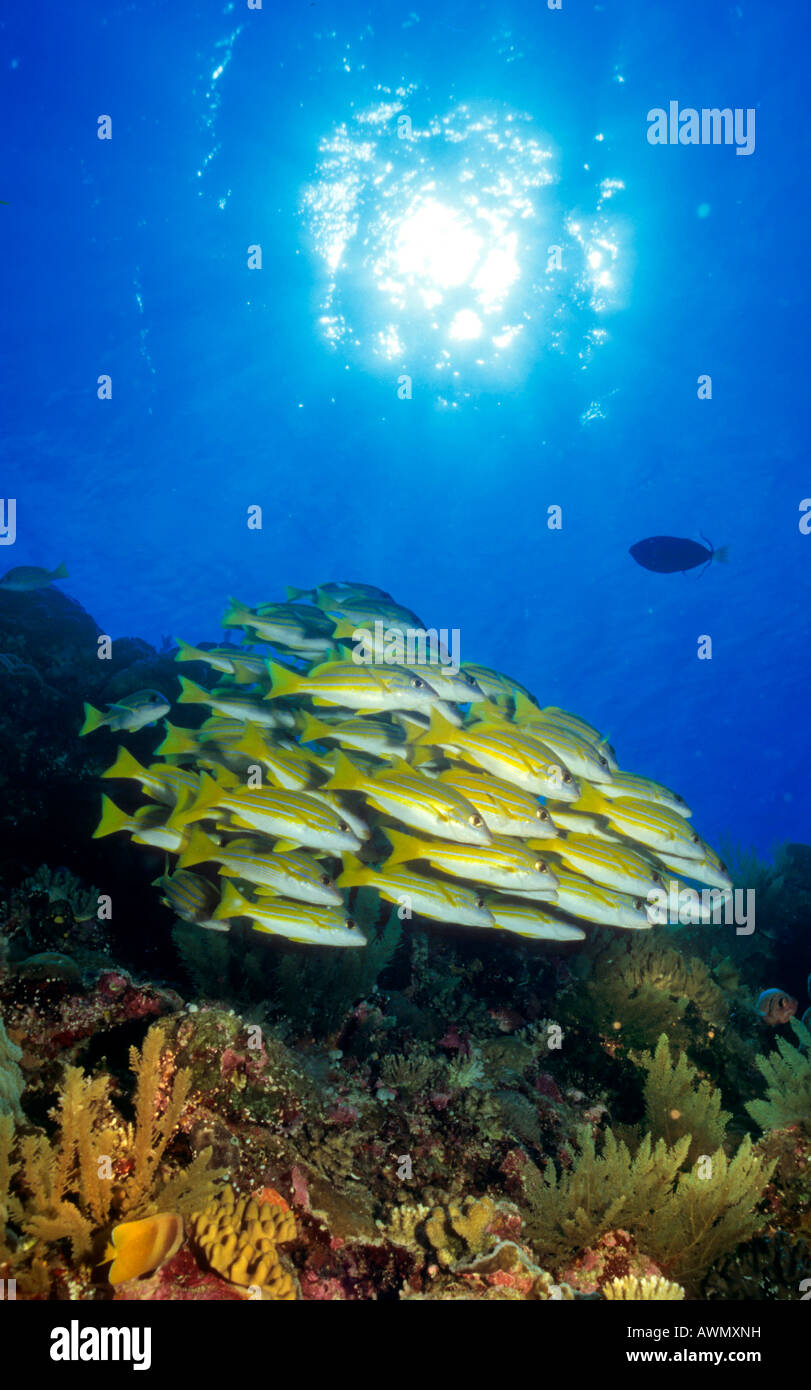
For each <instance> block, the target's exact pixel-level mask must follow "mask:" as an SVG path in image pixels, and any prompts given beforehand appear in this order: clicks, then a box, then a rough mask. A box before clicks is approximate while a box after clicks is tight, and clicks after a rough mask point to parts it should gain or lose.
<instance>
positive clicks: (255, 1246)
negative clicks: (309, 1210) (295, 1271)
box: [191, 1184, 296, 1302]
mask: <svg viewBox="0 0 811 1390" xmlns="http://www.w3.org/2000/svg"><path fill="white" fill-rule="evenodd" d="M191 1231H192V1235H193V1237H194V1240H195V1242H196V1244H197V1246H198V1247H199V1249H200V1252H201V1254H202V1255H203V1256H204V1257H205V1259H206V1261H207V1263H208V1264H209V1265H210V1266H211V1268H212V1269H214V1270H216V1272H217V1273H218V1274H221V1275H222V1277H223V1278H224V1279H228V1280H229V1281H230V1283H232V1284H240V1285H242V1286H243V1287H248V1286H250V1285H258V1286H259V1287H260V1288H261V1289H262V1291H263V1293H264V1294H265V1295H266V1296H267V1298H269V1299H270V1300H272V1301H276V1302H293V1301H294V1300H295V1297H296V1287H295V1284H294V1282H293V1278H292V1275H290V1274H289V1273H288V1271H287V1270H286V1269H284V1267H283V1266H282V1264H281V1262H280V1260H279V1254H278V1251H277V1249H276V1247H277V1246H278V1245H283V1244H284V1243H285V1242H286V1241H288V1240H295V1238H296V1223H295V1219H294V1217H293V1213H292V1212H291V1211H290V1208H289V1207H288V1206H287V1205H286V1204H285V1205H283V1206H282V1205H279V1204H277V1203H276V1202H267V1201H265V1202H259V1201H257V1199H256V1198H255V1197H250V1196H245V1197H236V1196H235V1194H234V1190H233V1188H232V1187H231V1186H230V1184H229V1185H228V1186H226V1187H225V1188H224V1189H223V1192H222V1194H221V1195H220V1196H219V1197H218V1198H217V1199H216V1200H215V1201H213V1202H210V1203H209V1205H208V1206H207V1207H206V1208H205V1210H204V1211H201V1212H197V1213H196V1214H195V1215H194V1216H193V1217H192V1221H191Z"/></svg>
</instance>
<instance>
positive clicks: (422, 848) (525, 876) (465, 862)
mask: <svg viewBox="0 0 811 1390" xmlns="http://www.w3.org/2000/svg"><path fill="white" fill-rule="evenodd" d="M385 833H386V838H387V839H388V840H389V841H390V843H391V847H392V852H391V854H390V855H389V857H388V859H387V860H386V863H385V867H386V868H387V869H388V868H389V867H391V868H395V867H396V866H397V865H398V864H408V863H410V862H412V861H414V860H420V859H424V860H425V861H426V863H428V864H430V865H431V868H432V869H438V870H439V871H440V872H441V873H445V874H450V875H451V877H452V878H462V879H469V880H471V881H472V882H473V883H486V884H487V885H488V886H489V887H490V888H501V889H503V890H504V891H505V892H509V893H514V892H517V891H519V890H520V891H522V892H525V893H527V894H530V895H531V896H533V897H538V898H541V899H549V898H554V896H555V889H556V887H557V878H556V877H555V875H554V874H553V873H552V872H551V870H550V868H549V865H548V864H547V862H546V860H545V859H543V858H541V856H540V855H539V854H538V853H537V851H533V850H530V849H527V848H526V847H525V846H524V845H522V844H521V842H520V840H508V839H506V837H498V838H494V839H493V843H492V844H491V845H481V846H477V845H461V844H448V843H443V842H442V841H440V840H426V839H423V838H419V839H418V838H416V837H415V836H413V835H404V834H403V833H402V832H401V831H399V830H390V829H389V828H388V827H386V832H385Z"/></svg>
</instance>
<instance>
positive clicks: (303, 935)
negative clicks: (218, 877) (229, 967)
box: [214, 882, 366, 947]
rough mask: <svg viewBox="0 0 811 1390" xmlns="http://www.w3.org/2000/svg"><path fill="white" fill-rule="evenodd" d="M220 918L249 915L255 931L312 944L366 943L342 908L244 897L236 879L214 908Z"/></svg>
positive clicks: (216, 915)
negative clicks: (257, 900) (259, 900)
mask: <svg viewBox="0 0 811 1390" xmlns="http://www.w3.org/2000/svg"><path fill="white" fill-rule="evenodd" d="M214 917H215V918H216V919H217V920H219V921H232V920H233V919H234V918H235V917H247V918H248V919H249V920H250V923H251V926H252V927H253V929H254V931H258V932H266V933H267V934H268V935H270V936H285V937H287V939H288V941H302V942H306V943H307V944H308V945H311V946H349V947H356V946H365V945H366V937H365V936H364V935H363V932H362V931H361V930H360V927H358V926H356V924H355V923H354V922H353V920H352V918H351V917H348V916H347V914H346V912H345V911H344V910H343V908H338V907H318V906H316V905H315V904H314V903H302V902H288V901H287V899H286V898H263V899H262V901H261V902H256V901H255V900H252V899H250V898H246V897H243V895H242V893H240V892H239V890H238V889H237V888H236V887H235V886H234V884H233V883H230V882H229V883H226V886H225V891H224V893H223V895H222V902H221V903H220V905H219V907H218V908H217V909H216V910H215V912H214Z"/></svg>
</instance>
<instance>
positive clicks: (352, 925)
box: [346, 917, 355, 931]
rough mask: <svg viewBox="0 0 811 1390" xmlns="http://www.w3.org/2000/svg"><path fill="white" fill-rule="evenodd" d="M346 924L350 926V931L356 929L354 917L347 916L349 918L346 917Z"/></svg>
mask: <svg viewBox="0 0 811 1390" xmlns="http://www.w3.org/2000/svg"><path fill="white" fill-rule="evenodd" d="M346 925H347V926H348V928H349V930H350V931H354V930H355V923H354V922H353V921H352V918H351V917H347V919H346Z"/></svg>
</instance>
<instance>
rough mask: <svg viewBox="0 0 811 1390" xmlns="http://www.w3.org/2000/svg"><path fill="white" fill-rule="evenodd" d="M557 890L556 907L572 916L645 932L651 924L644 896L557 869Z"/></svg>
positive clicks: (586, 920) (605, 925) (608, 925)
mask: <svg viewBox="0 0 811 1390" xmlns="http://www.w3.org/2000/svg"><path fill="white" fill-rule="evenodd" d="M555 878H556V880H557V891H556V894H555V899H554V906H555V907H558V908H561V909H562V910H563V911H564V912H566V913H568V914H569V916H570V917H576V918H579V919H580V920H581V921H585V922H594V923H597V924H599V925H600V926H603V927H624V928H625V929H626V930H631V931H646V930H648V929H649V928H650V927H651V926H652V922H651V920H650V917H649V915H648V910H647V903H646V900H645V898H643V897H641V896H639V897H631V895H630V894H629V893H618V892H617V891H616V889H614V888H606V887H604V886H603V885H602V884H599V883H593V882H592V881H591V880H590V879H587V878H583V877H581V876H580V875H579V874H572V873H567V872H564V871H563V870H562V869H559V868H557V867H556V868H555Z"/></svg>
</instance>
